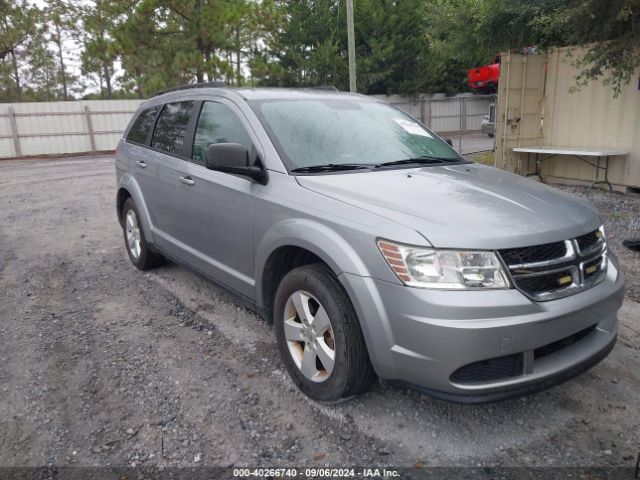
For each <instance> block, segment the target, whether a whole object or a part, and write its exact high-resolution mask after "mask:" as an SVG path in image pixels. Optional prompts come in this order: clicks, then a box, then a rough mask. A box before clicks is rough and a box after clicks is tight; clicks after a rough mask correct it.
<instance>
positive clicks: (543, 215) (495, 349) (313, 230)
mask: <svg viewBox="0 0 640 480" xmlns="http://www.w3.org/2000/svg"><path fill="white" fill-rule="evenodd" d="M116 173H117V181H118V194H117V211H118V218H119V220H120V224H121V225H122V229H123V231H124V240H125V244H126V247H127V251H128V254H129V257H130V259H131V261H132V262H133V264H134V265H135V266H136V267H137V268H139V269H141V270H145V269H148V268H151V267H153V266H156V265H158V263H159V262H160V261H161V260H162V259H163V258H165V257H166V258H168V259H171V260H173V261H176V262H179V263H181V264H184V265H186V266H188V267H189V268H191V269H193V270H195V271H197V272H199V273H201V274H203V275H205V276H206V277H208V278H210V279H211V280H213V281H215V282H216V283H218V284H220V285H222V286H224V287H226V288H227V289H229V290H230V291H232V292H233V293H235V294H236V295H237V298H238V299H239V300H241V301H242V302H243V303H244V304H245V305H248V306H251V307H253V308H254V309H255V310H257V311H259V312H261V313H262V315H264V317H266V318H267V319H269V320H270V321H273V323H274V326H275V334H276V338H277V343H278V347H279V350H280V353H281V356H282V362H283V363H284V366H285V367H286V369H287V371H288V372H289V374H290V375H291V378H292V379H293V381H294V383H295V384H296V385H297V386H298V387H299V388H300V390H302V391H303V392H304V393H305V394H307V395H308V396H310V397H312V398H314V399H317V400H323V401H334V400H337V399H339V398H342V397H347V396H351V395H354V394H357V393H359V392H362V391H364V390H365V389H366V388H367V387H368V386H369V385H370V383H371V382H372V380H373V379H374V378H375V377H376V376H378V377H380V378H383V379H386V380H388V381H395V382H400V383H403V384H405V385H411V386H413V387H415V388H419V389H421V390H422V391H424V392H427V393H429V394H431V395H434V396H439V397H442V398H445V399H450V400H455V401H461V402H479V401H489V400H495V399H500V398H505V397H508V396H513V395H522V394H525V393H528V392H532V391H535V390H539V389H541V388H545V387H548V386H550V385H552V384H555V383H558V382H560V381H562V380H565V379H567V378H569V377H571V376H573V375H575V374H577V373H579V372H581V371H584V370H586V369H587V368H589V367H591V366H592V365H594V364H596V363H597V362H598V361H600V360H601V359H602V358H604V357H605V356H606V355H607V354H608V352H609V351H610V350H611V349H612V348H613V345H614V343H615V340H616V331H617V318H616V312H617V310H618V308H619V307H620V305H621V303H622V299H623V287H624V276H623V274H622V271H621V270H620V267H619V266H618V263H617V261H616V259H615V257H614V256H613V254H612V253H611V252H610V251H609V250H608V249H607V240H606V236H605V232H604V229H603V226H602V221H601V219H600V218H599V217H598V214H597V213H596V211H595V210H594V209H593V208H592V207H591V206H590V205H589V204H587V203H585V202H583V201H580V200H578V199H576V198H574V197H572V196H570V195H567V194H564V193H562V192H560V191H558V190H555V189H553V188H551V187H548V186H546V185H543V184H540V183H537V182H534V181H530V180H527V179H525V178H523V177H520V176H517V175H513V174H510V173H507V172H504V171H501V170H497V169H495V168H491V167H487V166H484V165H479V164H474V163H470V162H468V161H467V160H465V158H463V157H461V156H460V155H458V154H457V153H456V152H455V151H454V150H453V149H452V148H451V147H450V146H449V145H447V143H446V142H445V141H443V140H442V139H441V138H439V137H438V136H437V135H436V134H434V133H433V132H432V131H430V130H429V129H428V128H426V127H425V126H424V125H422V124H420V123H419V122H418V121H417V120H415V119H414V118H412V117H410V116H408V115H406V114H405V113H403V112H401V111H399V110H397V109H395V108H394V107H392V106H390V105H388V104H387V103H385V102H382V101H379V100H375V99H372V98H368V97H364V96H360V95H353V94H348V93H340V92H337V91H330V90H327V89H295V90H294V89H237V90H232V89H227V88H213V87H203V88H193V87H192V88H182V89H177V90H175V91H172V92H168V93H164V94H161V95H158V96H156V97H153V98H151V99H150V100H148V101H146V102H144V103H143V104H142V105H141V106H140V109H139V111H138V113H137V114H136V115H135V117H134V119H133V120H132V122H131V124H130V125H129V127H128V128H127V130H126V131H125V133H124V137H123V139H122V140H121V141H120V143H119V144H118V148H117V154H116Z"/></svg>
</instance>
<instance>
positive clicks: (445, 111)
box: [0, 95, 494, 158]
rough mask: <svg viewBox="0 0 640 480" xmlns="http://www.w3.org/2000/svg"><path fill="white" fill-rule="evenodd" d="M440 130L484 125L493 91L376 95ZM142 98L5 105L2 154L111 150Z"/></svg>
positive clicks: (1, 109) (0, 109) (0, 113)
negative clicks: (463, 93) (485, 92)
mask: <svg viewBox="0 0 640 480" xmlns="http://www.w3.org/2000/svg"><path fill="white" fill-rule="evenodd" d="M376 97H377V98H383V99H385V100H386V101H388V102H390V103H392V104H394V105H396V106H397V107H398V108H400V109H402V110H404V111H406V112H407V113H409V114H410V115H412V116H414V117H415V118H418V119H420V120H421V121H422V122H423V123H425V124H426V125H429V126H430V127H431V128H432V129H433V130H435V131H436V132H447V133H452V132H458V133H460V134H462V133H468V132H473V131H479V130H480V122H481V121H482V116H483V115H486V114H488V113H489V105H490V104H491V103H493V102H494V97H493V96H492V95H460V96H455V97H441V96H429V95H419V96H418V97H415V98H411V97H401V96H397V95H394V96H389V97H385V96H376ZM140 102H141V100H86V101H85V100H80V101H70V102H32V103H5V104H0V158H15V157H28V156H38V155H60V154H73V153H85V152H86V153H89V152H100V151H111V150H113V149H114V148H115V147H116V144H117V143H118V139H119V138H120V136H121V135H122V132H123V131H124V129H125V128H126V126H127V124H128V123H129V120H130V118H131V115H132V114H133V113H134V112H135V111H136V109H137V108H138V105H139V104H140Z"/></svg>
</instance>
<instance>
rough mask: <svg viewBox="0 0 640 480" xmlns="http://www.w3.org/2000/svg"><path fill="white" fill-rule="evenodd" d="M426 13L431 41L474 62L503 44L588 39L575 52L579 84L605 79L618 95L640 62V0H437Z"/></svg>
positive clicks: (518, 46)
mask: <svg viewBox="0 0 640 480" xmlns="http://www.w3.org/2000/svg"><path fill="white" fill-rule="evenodd" d="M424 16H425V19H426V21H427V25H428V32H429V33H428V35H427V38H428V39H429V41H430V42H431V43H432V44H433V45H438V47H439V48H440V49H442V51H444V52H447V56H449V57H451V56H453V55H454V52H464V53H463V55H464V57H465V60H466V62H467V64H470V65H473V64H482V63H485V62H487V61H488V60H489V59H490V56H491V55H493V54H494V53H495V52H496V51H500V50H507V49H516V50H517V49H521V48H523V47H531V46H536V47H538V48H539V49H542V50H544V49H548V48H552V47H563V46H580V45H587V50H586V53H584V54H581V55H576V56H574V57H573V62H574V65H576V66H577V67H578V68H579V70H580V73H579V74H578V76H577V78H576V81H577V86H581V85H585V84H586V83H588V82H590V81H592V80H597V79H602V81H603V83H604V84H605V85H610V86H611V87H612V90H613V93H614V95H617V94H618V93H619V92H620V88H621V86H622V85H623V84H626V83H628V82H629V81H630V80H631V77H632V75H633V73H634V71H635V70H636V69H637V68H638V66H639V65H640V0H437V1H435V2H426V3H425V8H424ZM461 27H462V28H461Z"/></svg>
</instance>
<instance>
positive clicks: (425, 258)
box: [378, 240, 509, 290]
mask: <svg viewBox="0 0 640 480" xmlns="http://www.w3.org/2000/svg"><path fill="white" fill-rule="evenodd" d="M378 248H379V249H380V252H381V253H382V255H383V256H384V258H385V260H386V261H387V263H388V264H389V266H390V267H391V269H392V270H393V271H394V273H395V274H396V275H397V276H398V278H399V279H400V280H402V282H403V283H404V284H405V285H409V286H411V287H421V288H438V289H455V290H459V289H468V288H509V280H508V279H507V278H508V277H507V275H506V273H505V271H504V269H503V268H502V264H501V263H500V261H499V260H498V258H497V257H496V254H495V253H493V252H487V251H471V250H461V251H454V250H441V249H435V248H424V247H411V246H408V245H400V244H396V243H392V242H389V241H387V240H379V241H378Z"/></svg>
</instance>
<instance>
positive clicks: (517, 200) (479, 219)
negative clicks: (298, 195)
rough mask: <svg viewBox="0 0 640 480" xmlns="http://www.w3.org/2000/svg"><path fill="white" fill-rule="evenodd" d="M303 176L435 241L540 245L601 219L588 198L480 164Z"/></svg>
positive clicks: (312, 186) (315, 187)
mask: <svg viewBox="0 0 640 480" xmlns="http://www.w3.org/2000/svg"><path fill="white" fill-rule="evenodd" d="M296 179H297V181H298V183H299V184H300V185H301V186H302V187H304V188H307V189H309V190H312V191H314V192H316V193H319V194H322V195H326V196H328V197H331V198H333V199H336V200H339V201H342V202H344V203H348V204H350V205H353V206H356V207H358V208H361V209H363V210H366V211H368V212H371V213H374V214H376V215H379V216H382V217H385V218H387V219H390V220H394V221H396V222H398V223H401V224H403V225H405V226H407V227H410V228H413V229H415V230H416V231H418V232H419V233H421V234H422V235H423V236H424V237H425V238H426V239H427V240H428V241H429V242H430V243H431V245H433V246H435V247H442V248H465V249H466V248H472V249H474V248H477V249H490V250H492V249H499V248H510V247H522V246H529V245H539V244H544V243H550V242H555V241H559V240H564V239H567V238H572V237H576V236H579V235H581V234H584V233H587V232H589V231H592V230H594V229H596V228H597V227H599V226H600V224H601V223H600V219H599V217H598V214H597V212H596V210H595V209H594V208H593V207H592V206H591V205H590V204H588V203H587V202H585V201H583V200H580V199H578V198H576V197H574V196H572V195H569V194H566V193H564V192H561V191H560V190H557V189H554V188H552V187H549V186H547V185H544V184H541V183H539V182H535V181H532V180H528V179H526V178H524V177H522V176H519V175H514V174H512V173H508V172H505V171H502V170H498V169H496V168H493V167H487V166H485V165H479V164H462V165H452V166H435V167H434V166H429V167H421V168H411V169H394V170H382V171H366V172H357V173H350V174H329V175H308V176H297V177H296ZM390 240H393V239H390Z"/></svg>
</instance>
